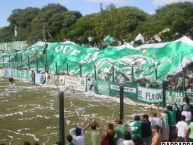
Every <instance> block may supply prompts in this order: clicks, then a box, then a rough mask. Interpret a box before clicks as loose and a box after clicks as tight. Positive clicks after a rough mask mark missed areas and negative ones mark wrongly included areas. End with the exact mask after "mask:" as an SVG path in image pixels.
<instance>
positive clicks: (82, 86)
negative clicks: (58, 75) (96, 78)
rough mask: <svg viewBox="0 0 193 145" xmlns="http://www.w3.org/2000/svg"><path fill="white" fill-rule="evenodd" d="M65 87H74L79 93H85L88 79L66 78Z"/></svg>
mask: <svg viewBox="0 0 193 145" xmlns="http://www.w3.org/2000/svg"><path fill="white" fill-rule="evenodd" d="M65 86H66V87H72V88H73V89H74V90H77V91H85V90H86V78H79V77H72V76H65Z"/></svg>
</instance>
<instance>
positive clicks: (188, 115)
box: [181, 110, 192, 124]
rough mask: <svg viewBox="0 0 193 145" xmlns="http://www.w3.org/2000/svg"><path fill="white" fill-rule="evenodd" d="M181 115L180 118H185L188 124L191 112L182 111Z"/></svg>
mask: <svg viewBox="0 0 193 145" xmlns="http://www.w3.org/2000/svg"><path fill="white" fill-rule="evenodd" d="M181 115H182V116H185V117H186V120H185V121H186V122H187V123H188V124H190V122H191V119H192V113H191V111H190V110H185V111H182V113H181Z"/></svg>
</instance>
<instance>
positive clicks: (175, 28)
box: [0, 2, 193, 45]
mask: <svg viewBox="0 0 193 145" xmlns="http://www.w3.org/2000/svg"><path fill="white" fill-rule="evenodd" d="M8 21H9V23H10V25H9V26H7V27H4V28H1V29H0V38H1V39H0V42H7V41H15V40H28V42H29V43H30V44H32V43H35V42H36V41H38V40H44V37H43V29H44V26H45V32H46V40H48V41H63V40H64V39H70V40H71V41H74V42H77V43H81V44H86V43H90V44H94V43H96V44H98V45H101V44H103V39H104V37H105V36H107V35H108V34H110V35H111V36H112V37H114V38H115V39H116V40H117V41H120V42H122V43H123V42H124V41H133V40H134V38H135V37H136V35H137V34H138V33H141V34H142V35H143V36H145V38H146V40H148V39H150V38H151V37H153V36H154V35H155V34H160V35H161V38H162V40H163V41H170V40H174V39H176V38H179V37H181V36H183V35H186V34H191V33H193V3H190V2H185V3H175V4H170V5H167V6H164V7H161V8H159V9H158V10H156V13H155V14H153V15H149V14H147V13H145V12H144V11H142V10H140V9H138V8H135V7H121V8H116V7H115V5H113V4H110V5H109V6H107V7H106V9H105V10H103V8H102V9H101V12H99V13H94V14H91V15H86V16H82V14H81V13H80V12H77V11H69V10H67V8H66V7H64V6H62V5H60V4H48V5H47V6H45V7H43V8H42V9H38V8H32V7H28V8H25V9H15V10H13V11H12V14H11V15H10V16H9V18H8ZM14 25H16V26H17V28H18V29H17V30H18V36H17V37H14V36H13V27H14ZM166 28H167V29H169V31H167V32H162V31H163V30H164V29H166ZM88 37H92V38H93V42H88Z"/></svg>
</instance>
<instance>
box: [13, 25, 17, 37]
mask: <svg viewBox="0 0 193 145" xmlns="http://www.w3.org/2000/svg"><path fill="white" fill-rule="evenodd" d="M13 29H14V36H15V37H17V26H16V25H14V28H13Z"/></svg>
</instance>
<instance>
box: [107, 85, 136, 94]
mask: <svg viewBox="0 0 193 145" xmlns="http://www.w3.org/2000/svg"><path fill="white" fill-rule="evenodd" d="M110 88H111V89H112V90H117V91H119V90H120V86H116V85H110ZM136 91H137V90H136V88H131V87H126V86H124V92H128V93H136Z"/></svg>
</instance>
